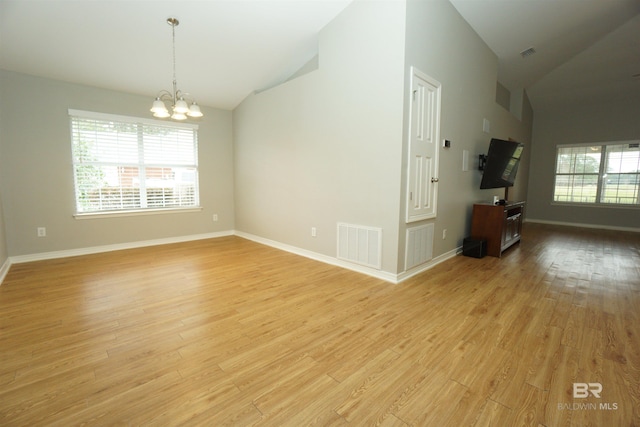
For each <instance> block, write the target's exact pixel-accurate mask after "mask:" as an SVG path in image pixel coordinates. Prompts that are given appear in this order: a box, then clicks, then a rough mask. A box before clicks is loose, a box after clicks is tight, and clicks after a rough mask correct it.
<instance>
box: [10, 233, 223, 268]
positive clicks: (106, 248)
mask: <svg viewBox="0 0 640 427" xmlns="http://www.w3.org/2000/svg"><path fill="white" fill-rule="evenodd" d="M233 234H234V232H233V230H229V231H220V232H215V233H205V234H193V235H190V236H180V237H168V238H165V239H153V240H143V241H138V242H129V243H118V244H115V245H103V246H92V247H88V248H78V249H69V250H64V251H53V252H41V253H37V254H31V255H18V256H13V257H9V260H10V263H11V264H20V263H23V262H32V261H43V260H47V259H56V258H67V257H72V256H80V255H90V254H97V253H102V252H112V251H119V250H123V249H135V248H143V247H146V246H158V245H167V244H171V243H181V242H190V241H193V240H203V239H213V238H216V237H224V236H233Z"/></svg>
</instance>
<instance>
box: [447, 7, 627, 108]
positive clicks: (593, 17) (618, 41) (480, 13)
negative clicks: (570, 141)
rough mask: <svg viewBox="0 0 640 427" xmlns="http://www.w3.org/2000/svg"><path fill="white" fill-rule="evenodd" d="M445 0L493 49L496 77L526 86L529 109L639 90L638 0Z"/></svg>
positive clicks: (513, 86) (508, 84) (512, 85)
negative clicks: (529, 51) (528, 52)
mask: <svg viewBox="0 0 640 427" xmlns="http://www.w3.org/2000/svg"><path fill="white" fill-rule="evenodd" d="M450 1H451V3H452V4H453V5H454V6H455V7H456V9H458V12H460V14H461V15H462V16H463V17H464V19H465V20H466V21H467V22H468V23H469V24H470V25H471V26H472V27H473V29H474V30H475V31H476V32H477V33H478V34H479V35H480V37H482V39H483V40H484V41H485V43H487V45H488V46H489V47H490V48H491V49H492V50H493V51H494V52H495V53H496V55H497V56H498V61H499V65H498V80H499V81H500V82H501V83H502V84H503V85H504V86H506V87H507V88H508V89H511V90H514V89H522V88H524V89H526V90H527V93H528V95H529V98H530V99H531V102H532V104H533V106H534V109H538V108H545V107H548V106H550V105H554V104H555V105H557V104H565V103H576V102H585V101H588V100H591V101H594V100H597V99H602V97H604V98H605V99H619V98H621V97H622V98H624V97H631V96H635V97H640V78H638V77H634V75H636V74H638V73H640V15H639V14H640V0H450ZM530 47H533V48H535V50H536V53H535V54H534V55H531V56H528V57H526V58H523V57H522V56H521V55H520V52H522V51H523V50H525V49H528V48H530Z"/></svg>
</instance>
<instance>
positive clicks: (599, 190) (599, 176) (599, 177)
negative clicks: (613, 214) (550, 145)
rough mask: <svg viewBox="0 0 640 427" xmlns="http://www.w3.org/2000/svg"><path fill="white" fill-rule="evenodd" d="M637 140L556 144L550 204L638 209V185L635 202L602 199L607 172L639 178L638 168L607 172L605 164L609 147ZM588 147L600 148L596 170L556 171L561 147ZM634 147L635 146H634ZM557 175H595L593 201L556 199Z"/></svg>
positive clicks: (639, 199)
mask: <svg viewBox="0 0 640 427" xmlns="http://www.w3.org/2000/svg"><path fill="white" fill-rule="evenodd" d="M638 144H639V141H637V140H628V141H608V142H592V143H579V144H557V145H556V151H555V158H554V172H553V188H552V195H551V204H552V205H562V206H588V207H606V208H626V209H640V185H639V186H638V187H637V188H636V189H635V190H636V200H637V202H636V203H612V202H606V201H602V198H603V193H604V192H605V191H606V186H607V182H605V178H606V176H607V174H609V173H610V174H616V175H636V177H637V180H640V168H639V170H638V171H636V172H618V173H616V172H607V170H606V169H607V165H608V162H609V161H610V158H609V154H610V151H609V148H610V147H614V146H623V145H638ZM589 147H598V148H599V149H600V160H599V165H598V171H597V172H596V173H593V172H589V173H586V172H582V173H561V172H558V161H559V152H560V149H562V148H589ZM634 148H635V147H634ZM559 176H573V177H575V176H583V177H584V176H595V177H596V194H595V201H593V202H579V201H562V200H556V189H557V185H558V177H559Z"/></svg>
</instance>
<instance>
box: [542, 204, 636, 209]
mask: <svg viewBox="0 0 640 427" xmlns="http://www.w3.org/2000/svg"><path fill="white" fill-rule="evenodd" d="M551 206H570V207H580V208H613V209H640V205H617V204H613V203H577V202H551Z"/></svg>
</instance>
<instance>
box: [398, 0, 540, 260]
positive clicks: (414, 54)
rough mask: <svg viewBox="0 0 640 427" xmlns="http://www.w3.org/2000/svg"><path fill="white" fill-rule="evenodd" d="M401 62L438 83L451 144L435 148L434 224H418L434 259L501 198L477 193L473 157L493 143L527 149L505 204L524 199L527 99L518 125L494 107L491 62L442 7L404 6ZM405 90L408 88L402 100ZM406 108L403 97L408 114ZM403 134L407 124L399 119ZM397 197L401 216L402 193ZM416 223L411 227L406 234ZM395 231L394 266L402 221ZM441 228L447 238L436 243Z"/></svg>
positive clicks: (440, 3)
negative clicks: (430, 228) (482, 205)
mask: <svg viewBox="0 0 640 427" xmlns="http://www.w3.org/2000/svg"><path fill="white" fill-rule="evenodd" d="M405 62H406V68H407V69H408V68H409V67H410V66H412V65H413V66H415V67H417V68H418V69H420V70H421V71H422V72H424V73H426V74H427V75H429V76H431V77H433V78H434V79H436V80H438V81H439V82H440V83H441V84H442V114H441V125H440V138H441V139H449V140H450V141H451V144H452V145H451V148H442V147H441V148H440V167H439V179H440V182H439V184H438V185H439V191H438V215H437V218H436V219H435V220H433V221H425V222H424V223H429V222H434V223H435V241H434V256H438V255H440V254H443V253H446V252H448V251H451V250H454V249H455V248H457V247H459V246H461V245H462V240H463V239H464V237H466V236H468V235H469V234H470V231H471V225H470V224H471V210H472V207H473V203H475V202H482V201H490V200H492V199H493V196H494V195H497V196H499V197H501V198H502V197H504V190H502V189H496V190H480V180H481V178H482V174H481V172H480V171H478V155H479V154H486V153H487V151H488V148H489V141H490V140H491V138H492V137H496V138H501V139H508V138H513V139H515V140H517V141H519V142H522V143H524V144H525V151H524V154H523V160H522V163H521V166H520V169H519V171H518V176H517V179H516V185H515V186H514V187H513V188H511V189H510V190H509V199H510V200H526V199H527V185H528V182H527V177H528V162H529V156H530V153H531V128H532V122H533V112H532V110H531V106H530V104H529V102H528V100H526V99H525V105H524V108H523V119H522V120H519V119H517V118H516V117H514V115H512V114H511V113H509V112H508V111H507V110H506V109H504V108H503V107H501V106H500V105H498V104H497V103H496V101H495V99H496V80H497V72H498V71H497V70H498V60H497V57H496V56H495V54H494V53H493V52H492V51H491V50H490V49H489V47H488V46H487V45H486V44H485V43H484V42H483V41H482V39H480V37H479V36H478V35H477V34H476V33H475V32H474V31H473V29H472V28H471V27H470V26H469V24H467V22H466V21H464V19H462V17H461V16H460V14H459V13H458V12H457V10H456V9H455V8H454V7H453V6H452V5H451V3H449V2H448V1H446V0H431V1H413V0H410V1H408V2H407V42H406V59H405ZM407 74H408V73H407ZM408 88H409V82H408V81H407V82H406V87H405V92H406V93H409V89H408ZM408 105H409V99H408V97H407V99H406V100H405V109H406V111H408V108H409V107H408ZM485 118H486V119H488V120H489V122H490V124H491V126H490V132H489V133H485V132H483V128H482V124H483V119H485ZM406 129H408V117H405V131H406ZM407 140H408V138H407V136H406V135H405V137H404V138H403V141H405V149H404V154H403V170H404V169H406V151H407V149H406V141H407ZM463 150H467V151H469V153H470V156H469V157H470V159H469V160H470V169H471V170H470V171H467V172H463V171H462V156H463ZM403 173H404V172H403ZM402 196H403V203H402V206H403V209H404V206H405V203H404V197H406V191H404V189H403V192H402ZM402 218H404V212H403V214H402V216H401V219H402ZM420 224H422V223H414V224H411V227H413V226H416V225H420ZM400 228H401V231H400V247H399V250H400V252H401V256H400V257H399V260H400V262H401V263H402V261H403V260H404V250H405V249H404V245H405V244H404V237H405V236H404V235H405V229H406V224H404V221H402V220H401V221H400ZM444 229H446V230H447V238H446V239H442V235H443V233H442V231H443V230H444ZM399 268H400V269H401V268H402V265H399Z"/></svg>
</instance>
